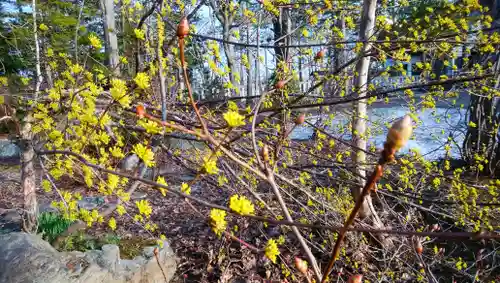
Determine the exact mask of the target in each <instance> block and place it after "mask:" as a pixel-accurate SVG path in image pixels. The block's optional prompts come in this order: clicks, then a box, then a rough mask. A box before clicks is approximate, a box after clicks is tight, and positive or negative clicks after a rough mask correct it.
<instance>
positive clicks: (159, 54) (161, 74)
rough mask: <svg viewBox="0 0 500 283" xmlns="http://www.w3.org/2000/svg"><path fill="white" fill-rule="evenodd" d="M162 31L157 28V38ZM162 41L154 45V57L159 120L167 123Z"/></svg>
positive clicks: (159, 19)
mask: <svg viewBox="0 0 500 283" xmlns="http://www.w3.org/2000/svg"><path fill="white" fill-rule="evenodd" d="M161 20H162V19H161V17H160V16H158V23H157V24H158V25H159V24H162V23H160V22H161ZM162 31H163V29H160V28H158V37H160V36H161V37H162V38H163V36H164V35H163V34H162V35H160V34H159V33H160V32H162ZM162 45H163V40H158V44H157V45H156V56H157V58H158V79H159V80H160V96H161V118H162V121H167V88H166V86H165V74H164V72H165V70H164V69H163V51H162V49H161V48H162Z"/></svg>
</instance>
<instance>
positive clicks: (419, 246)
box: [415, 242, 424, 255]
mask: <svg viewBox="0 0 500 283" xmlns="http://www.w3.org/2000/svg"><path fill="white" fill-rule="evenodd" d="M415 251H416V252H417V253H418V254H419V255H421V254H422V253H423V252H424V247H422V244H421V243H420V242H418V243H416V244H415Z"/></svg>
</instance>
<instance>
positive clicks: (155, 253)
mask: <svg viewBox="0 0 500 283" xmlns="http://www.w3.org/2000/svg"><path fill="white" fill-rule="evenodd" d="M153 253H154V255H155V256H158V248H155V249H154V250H153Z"/></svg>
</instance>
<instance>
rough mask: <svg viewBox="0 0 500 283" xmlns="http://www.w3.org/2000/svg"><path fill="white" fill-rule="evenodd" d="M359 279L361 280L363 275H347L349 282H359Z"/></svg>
mask: <svg viewBox="0 0 500 283" xmlns="http://www.w3.org/2000/svg"><path fill="white" fill-rule="evenodd" d="M361 280H363V275H361V274H355V275H353V276H351V277H349V281H347V282H349V283H361Z"/></svg>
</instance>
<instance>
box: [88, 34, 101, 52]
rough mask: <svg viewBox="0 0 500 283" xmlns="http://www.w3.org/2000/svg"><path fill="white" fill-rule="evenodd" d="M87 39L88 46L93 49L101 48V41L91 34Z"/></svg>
mask: <svg viewBox="0 0 500 283" xmlns="http://www.w3.org/2000/svg"><path fill="white" fill-rule="evenodd" d="M88 38H89V41H90V45H92V47H94V48H95V49H101V48H102V43H101V40H100V39H99V38H98V37H97V36H95V35H94V34H91V35H89V37H88Z"/></svg>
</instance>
